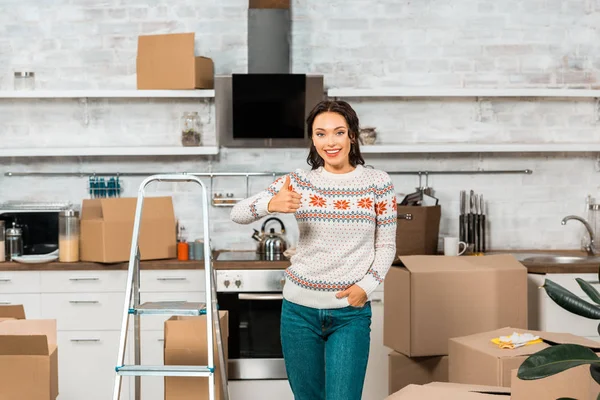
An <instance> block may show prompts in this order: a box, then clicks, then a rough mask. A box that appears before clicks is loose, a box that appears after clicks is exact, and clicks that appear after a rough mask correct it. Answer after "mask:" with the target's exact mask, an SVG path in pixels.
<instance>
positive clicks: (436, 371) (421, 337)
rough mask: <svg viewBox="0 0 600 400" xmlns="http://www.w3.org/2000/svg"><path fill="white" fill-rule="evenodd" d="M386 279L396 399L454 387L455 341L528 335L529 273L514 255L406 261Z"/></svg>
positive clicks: (387, 328)
mask: <svg viewBox="0 0 600 400" xmlns="http://www.w3.org/2000/svg"><path fill="white" fill-rule="evenodd" d="M400 262H401V264H400V265H394V266H392V267H391V268H390V271H389V272H388V274H387V276H386V279H385V291H384V322H383V323H384V327H383V329H384V334H383V344H384V345H385V346H387V347H389V348H391V349H393V351H392V352H391V353H390V355H389V374H390V376H389V393H390V394H392V393H395V392H397V391H399V390H400V389H402V388H404V387H405V386H407V385H410V384H417V385H422V384H427V383H429V382H435V381H441V382H446V381H448V375H449V368H450V366H449V357H448V343H449V339H450V338H455V337H461V336H465V335H471V334H475V333H479V332H486V331H490V330H495V329H498V328H502V327H505V326H514V327H516V328H522V329H526V328H527V269H526V268H525V267H524V266H523V265H522V264H521V263H519V262H518V261H517V260H516V259H515V258H514V257H513V256H511V255H495V256H485V257H445V256H401V257H400Z"/></svg>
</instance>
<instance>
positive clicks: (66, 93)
mask: <svg viewBox="0 0 600 400" xmlns="http://www.w3.org/2000/svg"><path fill="white" fill-rule="evenodd" d="M212 97H215V91H214V90H212V89H210V90H31V91H17V90H13V91H10V90H5V91H0V99H78V98H212Z"/></svg>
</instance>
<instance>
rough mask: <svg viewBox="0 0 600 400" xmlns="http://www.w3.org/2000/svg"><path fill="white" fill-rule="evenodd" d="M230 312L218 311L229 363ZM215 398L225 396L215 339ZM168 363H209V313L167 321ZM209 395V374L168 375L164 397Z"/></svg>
mask: <svg viewBox="0 0 600 400" xmlns="http://www.w3.org/2000/svg"><path fill="white" fill-rule="evenodd" d="M228 318H229V314H228V312H227V311H219V320H220V322H221V340H222V341H223V350H224V352H225V364H227V360H228V356H227V349H228V347H227V340H228V338H229V324H228ZM213 344H214V354H215V371H216V375H215V377H216V379H215V383H216V386H217V390H216V392H215V396H216V397H215V398H216V399H217V400H223V398H224V397H223V391H222V386H221V374H220V372H219V371H220V369H219V368H220V363H219V357H218V354H219V353H218V352H217V342H216V341H214V343H213ZM164 346H165V347H164V357H165V365H206V364H207V363H208V347H207V338H206V316H205V315H202V316H199V317H182V316H174V317H171V318H170V319H168V320H167V321H165V344H164ZM202 399H208V378H187V377H166V378H165V400H202Z"/></svg>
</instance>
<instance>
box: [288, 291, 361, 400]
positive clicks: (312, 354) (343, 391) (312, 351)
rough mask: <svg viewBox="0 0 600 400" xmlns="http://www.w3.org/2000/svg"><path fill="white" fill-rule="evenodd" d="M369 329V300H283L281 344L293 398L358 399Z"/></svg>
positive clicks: (299, 399)
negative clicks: (312, 303) (329, 305)
mask: <svg viewBox="0 0 600 400" xmlns="http://www.w3.org/2000/svg"><path fill="white" fill-rule="evenodd" d="M370 333H371V303H370V302H367V304H365V305H364V306H363V307H361V308H357V307H345V308H339V309H324V310H320V309H316V308H310V307H304V306H301V305H298V304H295V303H292V302H289V301H287V300H283V305H282V309H281V346H282V349H283V357H284V360H285V368H286V370H287V375H288V380H289V382H290V386H291V388H292V392H294V398H295V400H360V399H361V396H362V390H363V385H364V380H365V373H366V370H367V361H368V359H369V345H370V341H371V338H370Z"/></svg>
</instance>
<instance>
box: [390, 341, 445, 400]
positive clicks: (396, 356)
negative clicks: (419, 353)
mask: <svg viewBox="0 0 600 400" xmlns="http://www.w3.org/2000/svg"><path fill="white" fill-rule="evenodd" d="M388 364H389V380H388V385H389V387H388V393H389V394H392V393H396V392H397V391H399V390H400V389H402V388H404V387H405V386H408V385H410V384H416V385H423V384H426V383H430V382H447V381H448V356H432V357H412V358H411V357H407V356H405V355H404V354H400V353H398V352H395V351H392V352H390V354H389V355H388Z"/></svg>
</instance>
